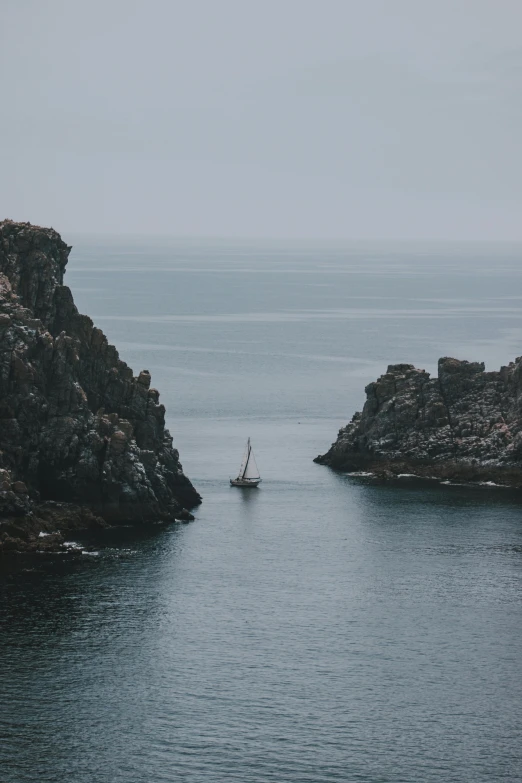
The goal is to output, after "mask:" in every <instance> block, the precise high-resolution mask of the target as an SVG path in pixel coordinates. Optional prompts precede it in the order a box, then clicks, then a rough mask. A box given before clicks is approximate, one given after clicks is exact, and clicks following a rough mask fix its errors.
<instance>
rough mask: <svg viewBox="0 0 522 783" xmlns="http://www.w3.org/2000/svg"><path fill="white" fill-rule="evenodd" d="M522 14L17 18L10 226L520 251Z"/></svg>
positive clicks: (331, 11) (169, 4)
mask: <svg viewBox="0 0 522 783" xmlns="http://www.w3.org/2000/svg"><path fill="white" fill-rule="evenodd" d="M521 30H522V0H183V2H177V0H146V2H145V0H1V2H0V78H1V90H0V95H1V101H0V106H1V109H0V112H1V123H0V136H1V144H0V156H1V159H0V216H1V217H12V218H13V219H16V220H30V221H31V222H33V223H41V224H45V225H53V226H54V227H55V228H57V229H58V230H60V231H62V232H74V231H82V232H111V233H152V234H155V233H161V234H175V235H197V236H214V235H219V236H261V237H332V238H338V237H347V238H373V239H384V238H388V237H389V238H415V239H419V238H421V239H422V238H436V239H437V238H439V239H453V238H475V239H482V238H483V239H522V219H521V216H522V153H521V139H522V95H521V88H522V43H521V41H522V37H521Z"/></svg>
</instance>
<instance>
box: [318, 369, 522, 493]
mask: <svg viewBox="0 0 522 783" xmlns="http://www.w3.org/2000/svg"><path fill="white" fill-rule="evenodd" d="M365 391H366V403H365V405H364V408H363V411H362V413H356V414H355V415H354V416H353V418H352V421H351V422H350V423H349V424H348V425H347V426H346V427H343V428H342V429H341V430H340V431H339V434H338V437H337V440H336V441H335V443H333V444H332V446H331V448H330V449H329V451H328V452H327V453H326V454H323V455H320V456H318V457H316V459H315V460H314V461H315V462H318V463H319V464H321V465H329V466H330V467H332V468H335V469H337V470H342V471H348V472H357V471H365V472H368V473H373V474H375V475H376V476H378V477H382V478H394V477H397V476H398V475H399V474H414V475H416V476H419V477H426V478H439V479H442V480H457V481H465V482H494V483H495V484H503V485H506V486H511V487H522V357H519V358H517V359H516V360H515V361H514V362H511V363H510V364H509V365H508V366H506V367H501V369H500V371H498V372H485V369H484V364H483V363H480V362H467V361H459V360H457V359H452V358H447V357H446V358H443V359H440V360H439V363H438V373H437V377H436V378H432V377H430V374H429V373H427V372H426V371H425V370H418V369H416V368H415V367H414V366H413V365H411V364H395V365H390V366H389V367H388V369H387V371H386V373H385V374H384V375H382V376H381V377H380V378H379V379H378V380H377V381H375V382H374V383H370V384H369V385H368V386H367V387H366V389H365Z"/></svg>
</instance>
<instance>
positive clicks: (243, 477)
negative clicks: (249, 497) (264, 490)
mask: <svg viewBox="0 0 522 783" xmlns="http://www.w3.org/2000/svg"><path fill="white" fill-rule="evenodd" d="M260 481H261V476H260V475H259V468H258V467H257V464H256V459H255V457H254V452H253V451H252V446H251V445H250V438H249V439H248V440H247V445H246V449H245V453H244V455H243V461H242V463H241V467H240V468H239V473H238V476H237V478H235V479H230V483H231V484H232V486H233V487H257V485H258V484H259V482H260Z"/></svg>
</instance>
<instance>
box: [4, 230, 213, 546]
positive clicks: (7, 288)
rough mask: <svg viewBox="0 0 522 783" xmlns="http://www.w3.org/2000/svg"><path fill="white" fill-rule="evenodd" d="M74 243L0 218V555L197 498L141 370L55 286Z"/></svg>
mask: <svg viewBox="0 0 522 783" xmlns="http://www.w3.org/2000/svg"><path fill="white" fill-rule="evenodd" d="M70 250H71V248H70V247H68V246H67V245H66V244H65V243H64V242H63V241H62V239H61V238H60V236H59V234H57V233H56V231H54V230H53V229H47V228H40V227H37V226H32V225H30V224H29V223H14V222H12V221H9V220H6V221H4V222H1V223H0V552H1V551H6V550H23V549H33V548H39V547H41V546H42V541H43V540H45V541H46V542H47V539H50V543H52V545H53V546H55V545H56V543H57V542H59V541H60V534H55V535H53V536H46V537H45V539H42V538H39V534H40V532H42V531H43V532H47V533H53V531H56V530H57V529H60V531H62V532H63V531H64V530H66V529H69V528H77V527H85V526H90V525H103V524H107V523H121V522H127V521H153V520H161V519H173V518H176V517H178V518H183V517H184V518H188V517H190V515H189V513H188V511H187V510H186V509H187V508H190V507H192V506H194V505H196V504H197V503H199V502H200V497H199V495H198V493H197V492H196V490H195V489H194V487H193V486H192V484H191V483H190V481H189V480H188V478H186V476H185V475H184V474H183V470H182V466H181V464H180V462H179V455H178V452H177V450H176V449H175V448H173V445H172V438H171V436H170V434H169V432H168V430H166V429H165V408H164V406H163V405H161V404H160V402H159V393H158V392H157V391H156V389H152V388H150V381H151V379H150V375H149V373H148V371H147V370H143V371H142V372H140V374H139V375H138V376H137V377H135V376H134V375H133V373H132V370H131V369H130V367H128V366H127V365H126V364H125V362H123V361H121V359H120V358H119V356H118V352H117V350H116V348H114V346H112V345H109V343H108V342H107V339H106V337H105V335H104V334H103V332H102V331H100V329H97V328H96V327H95V326H94V325H93V323H92V321H91V319H90V318H88V317H87V316H86V315H81V314H80V313H79V312H78V310H77V308H76V306H75V304H74V301H73V297H72V294H71V291H70V290H69V288H68V287H67V286H64V285H63V277H64V272H65V267H66V264H67V258H68V256H69V252H70Z"/></svg>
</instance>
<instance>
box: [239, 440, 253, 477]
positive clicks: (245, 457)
mask: <svg viewBox="0 0 522 783" xmlns="http://www.w3.org/2000/svg"><path fill="white" fill-rule="evenodd" d="M249 455H250V438H249V439H248V440H247V445H246V448H245V453H244V454H243V459H242V460H241V467H240V468H239V473H238V474H237V476H238V478H243V475H244V473H245V470H246V469H247V462H248V457H249Z"/></svg>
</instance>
